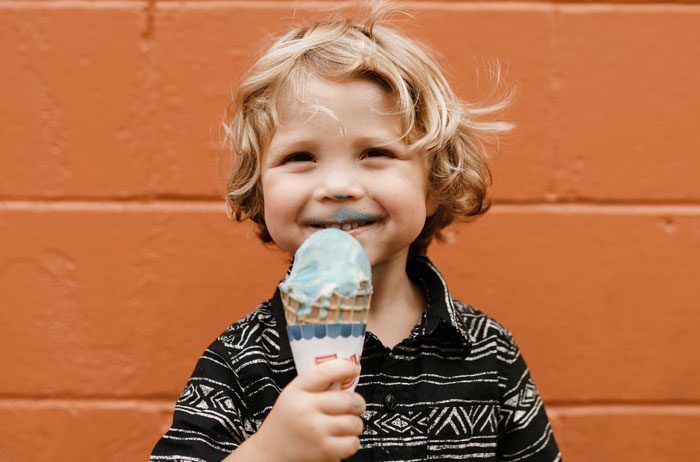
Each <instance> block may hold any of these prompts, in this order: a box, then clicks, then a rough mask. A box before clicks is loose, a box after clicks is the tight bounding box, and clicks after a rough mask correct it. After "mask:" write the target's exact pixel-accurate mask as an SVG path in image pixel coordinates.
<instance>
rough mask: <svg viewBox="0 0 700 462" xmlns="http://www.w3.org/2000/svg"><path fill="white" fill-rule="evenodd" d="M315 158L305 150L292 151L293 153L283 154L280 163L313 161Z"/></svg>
mask: <svg viewBox="0 0 700 462" xmlns="http://www.w3.org/2000/svg"><path fill="white" fill-rule="evenodd" d="M315 160H316V158H315V157H314V156H313V154H311V153H309V152H306V151H301V152H293V153H291V154H289V155H287V156H285V157H284V158H283V159H282V162H281V164H288V163H291V162H313V161H315Z"/></svg>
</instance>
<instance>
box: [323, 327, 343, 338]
mask: <svg viewBox="0 0 700 462" xmlns="http://www.w3.org/2000/svg"><path fill="white" fill-rule="evenodd" d="M326 329H327V331H328V336H329V337H330V338H336V337H337V336H339V335H340V324H326Z"/></svg>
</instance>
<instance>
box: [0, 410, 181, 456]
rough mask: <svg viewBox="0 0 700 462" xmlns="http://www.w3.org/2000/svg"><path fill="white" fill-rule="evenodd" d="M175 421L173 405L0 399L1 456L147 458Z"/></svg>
mask: <svg viewBox="0 0 700 462" xmlns="http://www.w3.org/2000/svg"><path fill="white" fill-rule="evenodd" d="M171 419H172V404H170V403H169V404H164V403H152V402H119V401H114V402H105V403H102V402H90V401H83V402H74V401H58V400H40V401H0V422H2V424H1V425H0V457H2V459H3V460H21V461H24V462H39V461H46V460H56V461H61V460H100V461H105V462H109V461H114V462H117V461H125V460H146V459H147V458H148V455H149V454H150V453H151V449H153V446H154V445H155V443H156V441H157V439H158V437H159V436H160V435H161V434H162V433H163V432H164V431H165V430H166V429H167V428H168V426H169V424H170V421H171Z"/></svg>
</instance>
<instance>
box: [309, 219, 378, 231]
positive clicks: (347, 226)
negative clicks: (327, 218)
mask: <svg viewBox="0 0 700 462" xmlns="http://www.w3.org/2000/svg"><path fill="white" fill-rule="evenodd" d="M367 224H369V222H367V221H353V222H345V223H333V224H323V225H317V226H318V227H319V228H323V229H328V228H335V229H341V230H343V231H350V230H353V229H357V228H359V227H360V226H365V225H367Z"/></svg>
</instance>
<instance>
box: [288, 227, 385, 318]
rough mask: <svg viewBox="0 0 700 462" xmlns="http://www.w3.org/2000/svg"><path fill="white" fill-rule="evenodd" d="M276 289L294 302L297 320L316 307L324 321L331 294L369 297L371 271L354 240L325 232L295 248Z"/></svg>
mask: <svg viewBox="0 0 700 462" xmlns="http://www.w3.org/2000/svg"><path fill="white" fill-rule="evenodd" d="M279 289H280V291H282V292H283V293H284V294H285V295H286V296H287V297H289V298H290V299H292V300H294V301H295V302H297V304H298V307H297V313H296V314H297V316H300V317H303V316H305V315H308V314H309V313H311V311H312V305H313V304H317V305H320V307H321V313H320V314H321V319H325V318H326V317H327V316H328V308H329V303H330V300H331V297H332V296H333V294H336V295H339V296H341V297H357V296H369V295H370V294H371V293H372V267H371V266H370V264H369V259H368V258H367V254H366V253H365V251H364V249H363V248H362V245H360V243H359V242H357V240H356V239H355V238H353V237H352V236H350V235H349V234H348V233H346V232H344V231H341V230H339V229H335V228H328V229H324V230H321V231H316V232H315V233H313V234H312V235H311V236H309V237H308V238H307V239H306V241H304V243H303V244H302V245H301V247H299V249H298V250H297V251H296V254H295V255H294V264H293V265H292V270H291V272H290V273H289V275H288V276H287V278H286V279H285V280H284V281H283V282H282V283H280V285H279Z"/></svg>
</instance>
